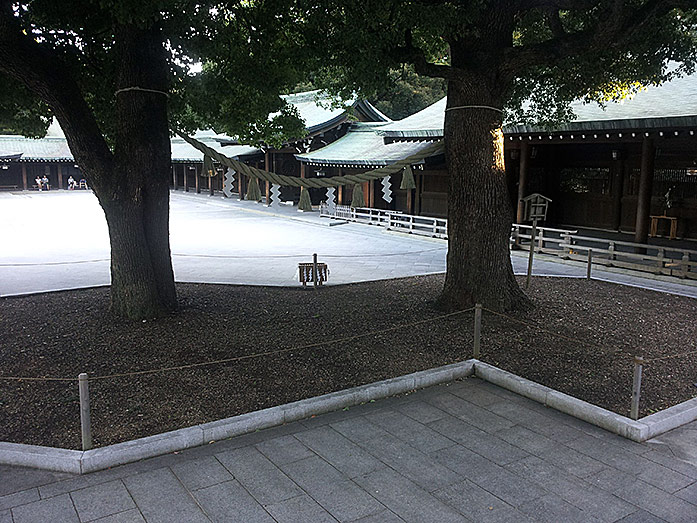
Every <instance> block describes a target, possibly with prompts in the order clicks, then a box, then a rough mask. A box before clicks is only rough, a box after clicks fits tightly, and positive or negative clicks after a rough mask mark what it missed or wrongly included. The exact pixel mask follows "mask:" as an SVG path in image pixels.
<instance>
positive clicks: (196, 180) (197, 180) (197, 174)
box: [194, 166, 211, 194]
mask: <svg viewBox="0 0 697 523" xmlns="http://www.w3.org/2000/svg"><path fill="white" fill-rule="evenodd" d="M202 173H203V166H201V172H199V170H198V168H195V169H194V187H195V188H196V194H201V180H200V178H201V174H202ZM210 180H211V179H210V176H209V177H208V182H209V183H210Z"/></svg>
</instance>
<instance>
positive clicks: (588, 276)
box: [586, 249, 593, 280]
mask: <svg viewBox="0 0 697 523" xmlns="http://www.w3.org/2000/svg"><path fill="white" fill-rule="evenodd" d="M592 264H593V249H588V267H586V279H587V280H590V279H591V265H592Z"/></svg>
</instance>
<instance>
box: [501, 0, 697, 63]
mask: <svg viewBox="0 0 697 523" xmlns="http://www.w3.org/2000/svg"><path fill="white" fill-rule="evenodd" d="M521 3H522V4H525V6H526V8H530V6H531V5H535V7H543V6H544V7H546V8H547V9H551V8H552V7H555V6H561V5H565V4H567V3H568V2H565V1H563V0H546V1H545V0H529V1H525V0H523V1H522V2H521ZM570 3H572V4H574V5H576V3H577V2H576V0H574V1H573V2H570ZM597 3H598V2H595V1H588V2H583V1H580V2H578V5H587V4H593V5H596V4H597ZM676 8H681V9H694V8H697V0H650V1H649V2H647V3H646V4H644V5H643V6H642V7H641V8H640V9H629V8H627V7H625V6H624V2H622V1H620V0H617V1H615V2H613V3H612V5H610V6H609V7H608V9H607V13H605V14H604V15H603V16H599V17H598V18H599V20H600V22H599V25H598V27H597V28H595V29H587V30H584V31H578V32H575V33H565V32H559V29H560V27H558V26H557V27H556V29H555V27H552V25H550V28H551V30H552V32H553V34H554V35H555V36H554V37H553V38H551V39H549V40H546V41H544V42H541V43H538V44H530V45H524V46H520V47H513V48H510V49H507V50H506V53H505V61H504V65H503V68H504V70H505V71H506V74H508V75H509V76H512V77H515V76H516V75H518V74H520V73H521V72H522V71H523V70H525V69H527V68H529V67H534V66H539V65H544V64H549V63H551V62H553V61H554V60H560V59H564V58H568V57H572V56H577V55H582V54H584V53H586V52H588V51H590V50H593V49H600V48H603V47H607V46H621V45H623V44H624V43H626V42H628V41H630V40H631V38H632V37H633V36H634V35H636V34H637V33H638V32H641V31H647V30H649V29H650V26H651V25H652V24H653V21H654V20H655V19H656V18H660V17H661V16H664V15H666V14H667V13H669V12H670V11H671V10H673V9H676Z"/></svg>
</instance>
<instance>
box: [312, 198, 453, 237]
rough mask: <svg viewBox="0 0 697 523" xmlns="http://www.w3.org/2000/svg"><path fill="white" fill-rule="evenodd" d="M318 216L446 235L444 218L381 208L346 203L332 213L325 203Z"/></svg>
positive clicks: (424, 233)
mask: <svg viewBox="0 0 697 523" xmlns="http://www.w3.org/2000/svg"><path fill="white" fill-rule="evenodd" d="M320 216H323V217H328V218H337V219H340V220H349V221H352V222H358V223H367V224H369V225H380V226H382V227H385V228H386V229H390V230H394V231H400V232H406V233H410V234H419V235H422V236H431V237H433V238H447V237H448V220H446V219H445V218H431V217H429V216H414V215H411V214H403V213H402V212H401V211H385V210H382V209H370V208H364V207H349V206H347V205H337V206H336V212H335V213H333V214H332V213H330V212H329V207H328V206H327V205H326V204H321V205H320Z"/></svg>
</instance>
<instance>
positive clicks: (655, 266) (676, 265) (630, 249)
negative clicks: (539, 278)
mask: <svg viewBox="0 0 697 523" xmlns="http://www.w3.org/2000/svg"><path fill="white" fill-rule="evenodd" d="M531 232H532V227H531V226H530V225H519V224H514V225H513V232H512V234H511V247H512V248H516V247H518V248H523V240H524V241H525V245H526V246H525V247H524V248H526V249H529V247H530V233H531ZM576 233H577V231H568V230H563V229H551V228H538V233H537V234H536V237H535V251H536V252H542V253H545V254H553V255H556V256H559V257H561V258H563V259H567V260H568V259H570V260H579V261H587V259H588V251H592V261H593V263H597V264H598V265H605V266H607V267H620V268H624V269H631V270H637V271H642V272H651V273H654V274H665V275H668V276H677V277H679V278H690V279H695V280H697V250H690V249H684V248H680V247H669V246H668V247H666V246H661V245H649V244H646V243H634V242H625V241H619V240H609V239H606V238H595V237H592V236H581V235H579V234H576Z"/></svg>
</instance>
